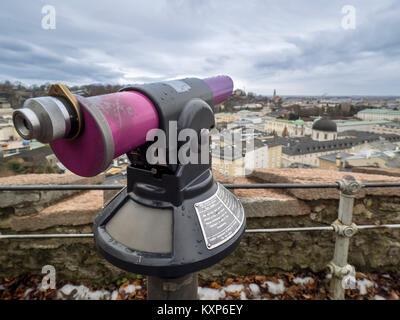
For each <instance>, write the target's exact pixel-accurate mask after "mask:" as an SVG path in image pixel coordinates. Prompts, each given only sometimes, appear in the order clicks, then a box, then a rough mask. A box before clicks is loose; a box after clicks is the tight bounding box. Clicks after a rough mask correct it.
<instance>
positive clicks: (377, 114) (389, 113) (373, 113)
mask: <svg viewBox="0 0 400 320" xmlns="http://www.w3.org/2000/svg"><path fill="white" fill-rule="evenodd" d="M356 117H357V118H359V119H361V120H390V121H394V120H400V111H397V110H391V109H365V110H361V111H359V112H358V113H357V115H356Z"/></svg>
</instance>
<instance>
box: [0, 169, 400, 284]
mask: <svg viewBox="0 0 400 320" xmlns="http://www.w3.org/2000/svg"><path fill="white" fill-rule="evenodd" d="M345 174H346V173H343V172H336V171H325V170H314V169H313V170H304V169H289V170H288V169H285V170H280V169H275V170H274V169H273V170H268V171H258V172H255V173H254V174H253V175H252V176H250V177H249V178H247V179H243V178H242V179H235V180H234V181H229V180H227V179H225V178H224V177H222V176H218V175H216V178H217V179H218V180H221V181H223V182H235V183H257V182H293V183H323V182H334V181H336V180H338V179H340V178H341V177H342V176H343V175H345ZM352 174H353V175H354V176H355V177H356V178H357V179H359V180H360V181H363V182H366V181H371V182H372V181H398V177H390V176H383V175H372V174H361V173H352ZM3 179H4V178H3ZM3 179H0V184H5V183H10V182H9V181H8V180H6V181H4V180H3ZM21 179H22V178H21ZM35 179H37V177H36V176H35V175H32V176H24V180H15V181H14V182H13V183H29V184H31V183H48V182H45V181H51V182H52V183H74V184H75V183H78V182H80V183H85V184H86V183H98V182H100V181H101V178H95V179H94V180H91V181H86V180H85V179H80V180H79V178H76V177H74V176H70V177H65V176H63V175H61V176H60V175H42V177H41V179H44V180H41V181H37V180H35ZM46 179H47V180H46ZM96 179H99V180H96ZM399 191H400V188H385V189H383V188H377V189H374V188H368V189H365V190H362V191H361V192H360V193H359V195H357V197H356V200H355V207H354V221H355V222H356V223H357V224H384V223H400V192H399ZM58 192H59V191H58ZM48 193H49V194H47V192H40V193H38V194H36V195H32V194H30V193H18V194H17V195H15V194H14V195H12V194H9V193H0V208H1V209H0V210H1V211H0V232H2V233H3V234H14V233H39V232H40V233H90V232H91V227H92V221H93V218H94V216H95V215H96V214H97V212H98V211H99V210H100V208H101V206H102V205H103V197H104V194H103V192H102V191H89V192H83V193H76V192H74V193H71V194H70V193H68V194H64V195H57V196H56V195H55V193H57V192H48ZM61 193H62V192H61ZM235 193H236V194H237V195H238V196H239V198H240V200H241V201H242V203H243V206H244V208H245V211H246V215H247V227H248V228H251V229H253V228H274V227H303V226H321V225H330V224H331V223H332V222H333V221H334V220H335V219H336V218H337V208H338V199H339V192H338V191H337V190H334V189H307V190H302V189H292V190H286V191H278V190H235ZM50 194H51V195H50ZM55 197H62V199H63V200H60V198H58V199H56V198H55ZM63 197H64V198H63ZM65 197H67V198H65ZM106 198H109V195H106ZM22 199H24V200H25V201H22ZM48 199H51V201H49V200H48ZM16 209H18V210H16ZM333 248H334V234H333V233H330V232H298V233H274V234H245V235H244V236H243V240H242V242H241V244H240V246H239V247H238V249H237V250H236V251H235V252H234V253H233V254H232V255H231V256H229V257H228V258H227V259H225V260H223V261H222V262H220V263H219V264H217V265H215V266H213V267H211V268H209V269H207V270H204V271H202V272H201V273H200V278H201V279H202V280H216V279H219V278H224V277H228V276H232V275H235V274H241V275H249V274H264V275H268V274H273V273H276V272H286V271H302V270H304V271H306V270H312V271H315V272H317V271H321V270H323V269H324V267H325V265H326V264H327V263H328V262H329V261H330V260H331V258H332V256H333ZM349 260H350V263H352V264H353V265H355V266H356V268H357V270H359V271H365V272H367V271H376V270H379V271H395V272H396V271H397V270H398V269H399V267H400V230H398V229H397V230H396V229H394V230H393V229H392V230H389V229H381V230H368V231H366V230H363V231H360V232H359V233H358V234H357V235H356V236H355V237H354V238H353V239H352V241H351V247H350V254H349ZM46 264H51V265H54V266H55V267H56V270H57V275H58V278H59V279H65V280H71V281H78V282H80V281H84V282H90V283H96V284H104V283H108V282H115V281H116V280H117V279H121V278H122V277H124V276H129V275H128V274H126V273H125V272H123V271H120V270H118V269H116V268H115V267H113V266H111V265H110V264H108V263H107V262H106V261H105V260H104V259H102V258H101V257H100V256H99V255H98V254H97V252H96V251H95V249H94V244H93V240H92V239H49V240H0V277H4V276H7V277H12V276H15V275H18V274H22V273H28V272H29V273H33V274H40V271H41V268H42V266H44V265H46Z"/></svg>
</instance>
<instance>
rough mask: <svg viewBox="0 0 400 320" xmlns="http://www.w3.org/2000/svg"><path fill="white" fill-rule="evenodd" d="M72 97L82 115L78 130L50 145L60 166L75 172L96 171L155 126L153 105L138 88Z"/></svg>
mask: <svg viewBox="0 0 400 320" xmlns="http://www.w3.org/2000/svg"><path fill="white" fill-rule="evenodd" d="M76 98H77V99H78V101H79V103H80V105H81V109H82V112H83V118H84V119H85V124H84V130H83V132H82V134H81V135H80V136H79V137H78V138H77V139H75V140H67V139H60V140H57V141H54V142H52V143H51V144H50V145H51V148H52V149H53V151H54V153H55V155H56V156H57V158H58V159H59V160H60V161H61V162H62V163H63V164H64V166H65V167H66V168H67V169H68V170H70V171H72V172H73V173H75V174H77V175H80V176H84V177H91V176H94V175H97V174H99V173H100V172H102V171H104V170H105V169H107V167H108V166H109V165H110V164H111V161H112V160H113V159H114V158H116V157H118V156H120V155H122V154H124V153H126V152H128V151H130V150H132V149H134V148H136V147H138V146H140V145H142V144H143V143H145V142H146V134H147V132H148V131H149V130H151V129H156V128H158V114H157V111H156V108H155V107H154V105H153V103H152V102H151V101H150V100H149V99H148V98H147V97H146V96H144V95H143V94H141V93H139V92H135V91H125V92H118V93H112V94H107V95H101V96H96V97H90V98H83V97H79V96H77V97H76ZM77 155H79V156H77Z"/></svg>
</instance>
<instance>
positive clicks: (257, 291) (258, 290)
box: [249, 283, 261, 298]
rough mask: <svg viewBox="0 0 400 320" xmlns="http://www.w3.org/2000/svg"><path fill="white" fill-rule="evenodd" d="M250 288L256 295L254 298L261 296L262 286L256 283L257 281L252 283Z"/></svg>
mask: <svg viewBox="0 0 400 320" xmlns="http://www.w3.org/2000/svg"><path fill="white" fill-rule="evenodd" d="M249 289H250V293H251V294H252V295H253V296H254V298H257V297H259V296H260V293H261V291H260V287H259V286H258V285H257V284H255V283H250V284H249Z"/></svg>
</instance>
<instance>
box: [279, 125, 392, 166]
mask: <svg viewBox="0 0 400 320" xmlns="http://www.w3.org/2000/svg"><path fill="white" fill-rule="evenodd" d="M319 131H320V130H319ZM329 133H330V132H328V134H329ZM322 134H324V132H323V133H322ZM281 139H283V138H281ZM383 140H386V141H387V142H390V143H393V144H395V145H397V146H398V145H400V136H399V135H395V134H386V135H382V134H375V133H370V132H363V131H345V132H341V133H337V138H336V139H335V140H326V141H316V140H313V139H312V138H311V137H301V138H291V139H289V138H286V142H283V148H282V166H283V167H290V166H291V165H292V164H295V163H302V164H306V165H310V166H313V167H318V166H319V157H321V156H325V155H329V154H331V153H335V152H339V151H340V152H346V153H356V152H358V151H359V150H361V149H363V148H366V147H368V146H369V145H370V143H372V142H379V141H383Z"/></svg>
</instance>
